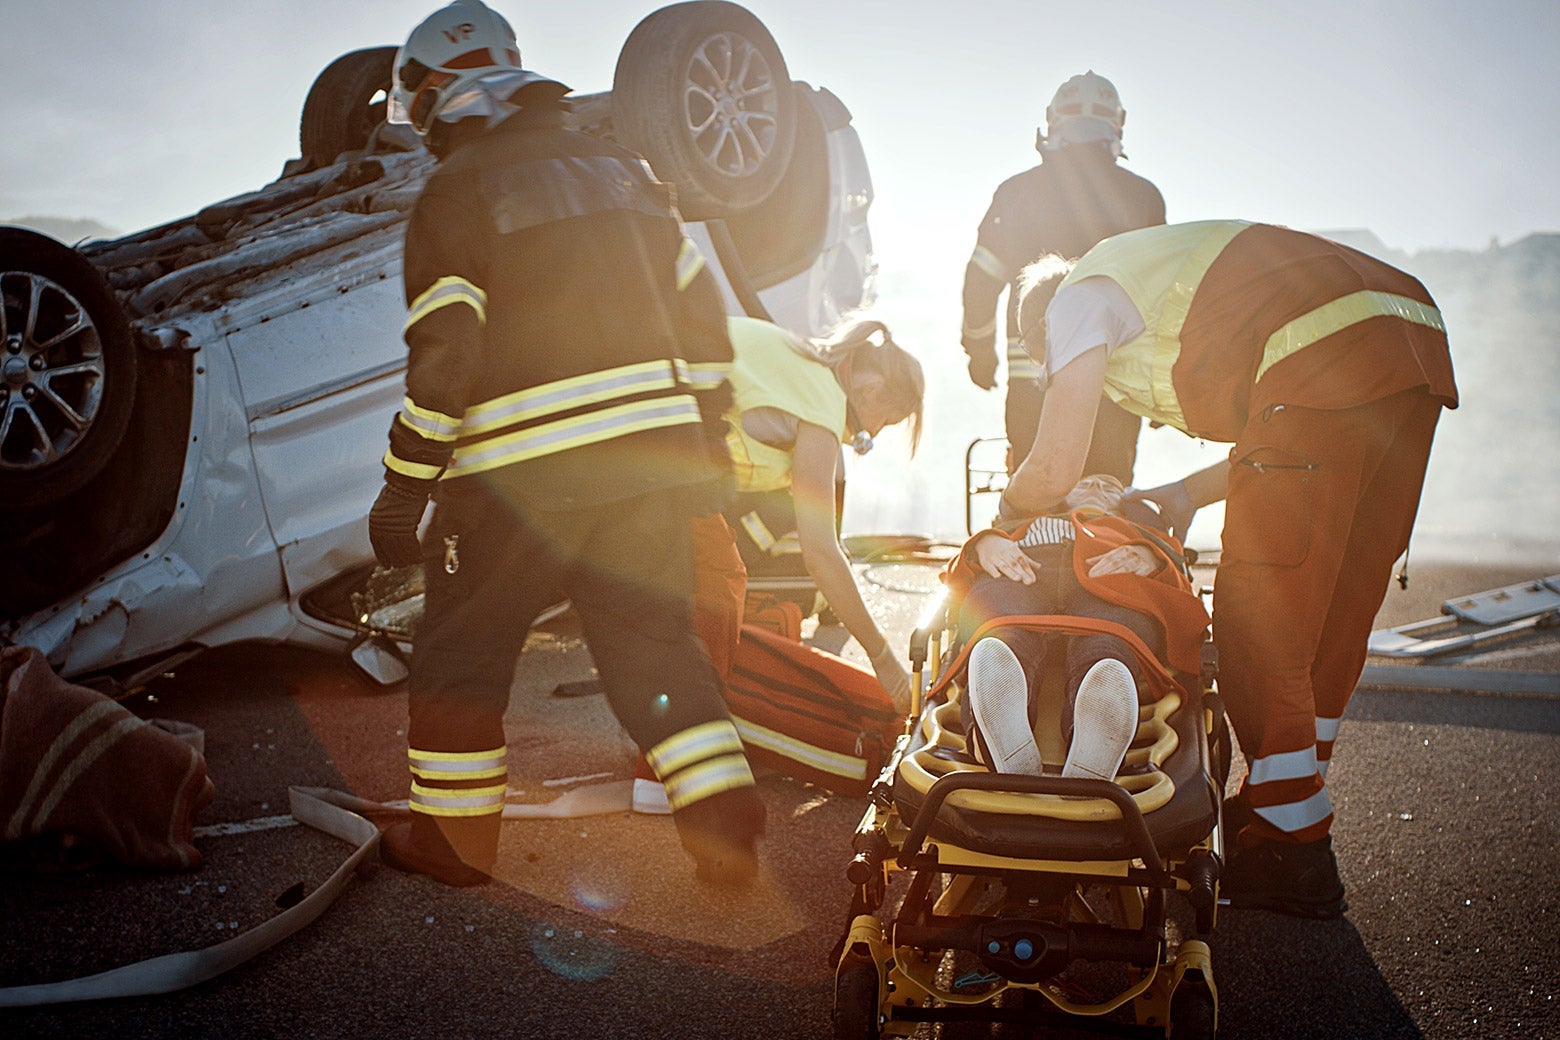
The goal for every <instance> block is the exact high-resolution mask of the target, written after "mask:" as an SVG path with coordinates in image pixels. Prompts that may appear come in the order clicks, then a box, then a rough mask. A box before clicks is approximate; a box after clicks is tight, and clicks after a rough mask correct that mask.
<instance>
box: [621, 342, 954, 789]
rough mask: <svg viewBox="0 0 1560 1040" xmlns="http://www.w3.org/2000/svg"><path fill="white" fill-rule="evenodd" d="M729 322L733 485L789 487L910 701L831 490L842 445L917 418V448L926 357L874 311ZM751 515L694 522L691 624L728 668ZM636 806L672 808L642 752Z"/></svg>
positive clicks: (853, 623)
mask: <svg viewBox="0 0 1560 1040" xmlns="http://www.w3.org/2000/svg"><path fill="white" fill-rule="evenodd" d="M729 328H730V332H731V345H732V350H733V351H734V353H735V359H736V360H735V364H734V365H733V367H732V372H731V384H732V390H733V395H734V402H733V405H732V409H731V411H730V412H729V413H728V414H727V416H726V419H727V422H728V424H729V427H730V432H729V433H728V434H727V444H728V447H729V450H730V453H731V460H732V470H733V473H734V476H735V478H736V488H737V490H738V491H740V492H770V491H783V490H787V489H789V491H790V493H791V498H792V501H793V503H794V505H795V511H796V529H797V534H798V536H799V537H800V541H801V546H802V562H803V563H804V564H805V565H806V567H807V573H808V574H809V575H810V576H811V577H812V579H813V581H814V583H816V584H817V586H818V591H819V592H821V593H822V594H823V598H824V599H825V600H826V601H827V602H828V604H829V607H830V609H832V610H833V611H834V614H835V616H836V617H838V618H839V619H840V622H841V623H842V624H843V625H844V626H845V628H846V630H847V631H849V632H850V634H851V635H852V636H854V637H855V639H856V641H857V642H858V643H860V644H861V648H862V649H863V650H865V651H866V653H867V657H868V659H869V660H870V661H871V662H872V670H873V672H874V674H876V675H877V678H878V681H879V682H880V683H882V684H883V688H884V689H885V690H886V691H888V695H889V697H890V698H892V699H893V702H894V705H895V707H896V708H898V709H899V710H900V711H908V710H909V707H910V677H909V675H907V674H906V672H905V668H904V665H903V664H901V663H900V659H899V655H898V654H897V653H896V652H895V650H894V647H893V646H892V645H891V644H890V643H889V641H888V639H887V637H886V636H884V634H883V632H882V630H881V629H880V628H879V627H878V625H877V622H875V621H874V620H873V619H872V614H871V612H870V611H868V609H867V605H866V603H865V602H863V601H862V598H861V591H860V590H859V589H858V588H857V587H856V580H855V577H854V575H852V573H851V569H850V563H849V562H848V561H847V560H846V558H845V552H844V550H843V549H842V548H841V547H840V543H839V537H838V535H837V533H836V532H837V529H838V523H837V520H838V517H837V515H836V499H835V493H834V492H835V486H836V483H837V480H838V478H839V469H840V464H841V459H840V446H841V444H842V443H851V442H853V441H855V440H856V438H858V437H862V436H864V437H866V438H872V437H876V436H877V435H878V434H879V433H881V432H882V431H883V429H884V428H885V427H888V426H893V425H896V424H898V423H901V422H905V421H906V420H909V421H910V423H911V427H910V439H911V450H912V451H913V450H914V446H915V444H916V442H917V441H918V440H919V438H920V430H921V402H922V398H923V397H924V396H925V393H926V380H925V377H924V376H923V375H922V372H921V365H920V362H918V361H916V359H915V358H914V357H913V356H912V355H910V354H909V353H908V352H906V351H905V350H904V349H903V348H901V347H900V346H899V345H898V344H897V343H895V342H894V341H893V339H892V338H891V337H890V335H889V332H888V329H887V328H885V327H884V326H883V324H882V323H881V322H876V321H857V322H853V323H850V324H848V325H845V326H843V327H842V328H840V329H839V330H837V331H836V332H835V333H834V334H833V335H832V336H830V337H829V338H827V339H825V340H821V341H817V342H809V341H805V340H803V339H801V338H800V337H798V336H795V335H793V334H791V333H790V332H788V331H786V330H785V329H783V328H780V327H779V326H777V325H773V324H771V323H769V322H767V321H760V320H758V319H756V318H746V317H733V318H730V319H729ZM751 522H752V519H751V518H749V517H746V516H738V517H733V518H731V521H730V524H728V523H727V522H726V521H725V520H723V519H722V518H720V517H718V516H716V517H703V518H699V519H698V520H696V521H695V529H694V554H695V560H696V563H695V573H696V579H697V586H698V590H699V591H698V594H697V595H696V598H695V602H694V622H695V626H696V627H697V629H698V632H699V635H700V637H701V638H702V640H703V642H704V644H705V647H706V649H707V650H708V651H709V655H710V658H711V659H712V660H713V661H714V662H715V664H716V668H717V670H719V671H720V672H721V675H722V678H725V677H726V676H727V675H729V673H730V666H731V657H732V653H733V652H734V651H735V649H736V645H737V640H738V634H739V632H740V630H741V624H742V610H743V603H744V601H745V599H746V588H747V571H746V569H745V567H744V565H743V562H742V556H741V553H740V552H738V550H737V543H736V540H735V538H734V536H733V534H732V529H731V525H736V526H739V527H741V526H745V525H746V524H749V523H751ZM634 808H635V809H636V810H638V811H640V812H650V813H654V812H657V811H664V810H660V799H659V796H658V792H657V791H656V786H655V781H654V780H653V779H652V777H651V776H650V775H647V773H646V770H645V769H644V763H642V762H641V763H640V764H639V766H638V767H637V768H636V770H635V781H634Z"/></svg>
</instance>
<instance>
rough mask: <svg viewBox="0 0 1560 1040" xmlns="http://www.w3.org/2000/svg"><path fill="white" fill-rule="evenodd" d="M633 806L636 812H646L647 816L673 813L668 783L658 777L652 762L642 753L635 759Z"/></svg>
mask: <svg viewBox="0 0 1560 1040" xmlns="http://www.w3.org/2000/svg"><path fill="white" fill-rule="evenodd" d="M632 804H633V807H634V811H635V812H636V813H644V814H645V815H647V816H670V815H671V814H672V806H671V803H670V802H668V801H667V800H666V785H665V784H663V783H661V781H660V780H658V779H656V775H655V771H654V770H653V769H651V768H650V763H649V762H647V761H646V760H645V756H644V755H642V754H641V755H640V756H639V757H638V758H637V759H635V760H634V800H633V803H632Z"/></svg>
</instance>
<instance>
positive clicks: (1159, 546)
mask: <svg viewBox="0 0 1560 1040" xmlns="http://www.w3.org/2000/svg"><path fill="white" fill-rule="evenodd" d="M1068 519H1069V520H1070V521H1071V522H1072V527H1073V550H1072V565H1073V573H1074V574H1076V575H1077V577H1078V582H1079V584H1081V585H1082V586H1083V587H1084V589H1085V590H1086V591H1088V592H1091V593H1093V594H1094V595H1095V596H1098V597H1099V598H1100V599H1102V600H1105V601H1106V602H1107V603H1114V604H1116V605H1117V606H1121V607H1126V608H1128V609H1129V610H1135V611H1138V612H1139V613H1142V614H1146V615H1148V616H1149V617H1152V618H1153V619H1155V620H1156V621H1158V622H1159V624H1160V626H1161V627H1162V628H1163V629H1164V633H1165V649H1166V653H1165V661H1164V663H1165V664H1166V665H1168V666H1169V667H1170V668H1172V669H1173V670H1175V671H1177V672H1182V673H1185V674H1188V675H1197V674H1198V673H1199V671H1200V670H1201V668H1202V645H1203V634H1204V632H1205V631H1206V630H1207V628H1208V612H1207V610H1206V609H1205V608H1204V607H1203V605H1202V600H1201V599H1199V598H1198V597H1197V595H1196V594H1195V593H1193V592H1192V586H1191V582H1190V581H1189V580H1188V579H1187V577H1186V574H1185V573H1184V572H1183V570H1182V568H1181V563H1180V561H1178V560H1175V559H1174V558H1173V557H1172V555H1171V553H1179V552H1180V551H1181V547H1180V546H1179V545H1178V544H1177V543H1176V541H1175V540H1174V539H1173V538H1171V537H1170V536H1169V535H1166V534H1161V533H1159V532H1154V533H1152V535H1151V534H1150V533H1149V532H1148V530H1147V529H1146V528H1143V527H1141V526H1139V525H1138V524H1135V523H1133V522H1132V521H1130V520H1127V519H1125V518H1124V517H1119V516H1112V515H1103V516H1102V515H1099V514H1092V513H1085V512H1081V511H1080V512H1075V513H1071V514H1069V517H1068ZM1032 522H1033V521H1030V522H1029V523H1032ZM1029 523H1023V524H1021V525H1020V526H1019V527H1018V529H1017V530H1013V531H1003V530H996V529H992V530H989V531H982V532H980V533H979V534H977V535H975V536H973V537H972V538H970V540H969V541H967V542H965V543H964V549H963V550H962V551H960V553H959V555H958V557H957V558H955V559H954V561H953V562H952V563H951V564H949V565H948V569H947V570H945V571H944V572H943V575H942V578H943V582H944V583H945V584H946V585H947V586H948V589H949V598H950V600H951V602H952V603H954V604H955V605H957V604H959V603H962V602H963V600H964V598H965V596H966V595H968V593H969V590H970V587H971V586H972V585H973V584H974V583H975V581H976V580H977V579H979V578H981V577H985V576H986V572H985V571H984V570H982V569H981V566H980V563H979V562H978V561H977V559H976V557H975V553H974V551H973V550H972V546H973V545H974V544H975V540H976V539H978V538H981V537H983V536H985V535H989V534H990V535H997V536H1000V537H1002V538H1009V539H1012V540H1013V541H1020V540H1022V539H1023V537H1024V533H1025V532H1026V531H1028V529H1029ZM1123 545H1141V546H1144V547H1146V548H1147V549H1148V550H1149V551H1150V552H1152V553H1153V554H1154V558H1155V559H1156V560H1158V561H1159V563H1160V567H1159V569H1158V570H1157V571H1155V572H1154V573H1153V574H1149V575H1142V574H1105V575H1101V576H1100V577H1098V578H1091V577H1089V564H1088V561H1089V560H1091V559H1093V558H1094V557H1096V556H1099V555H1101V554H1103V553H1107V552H1109V551H1110V550H1112V549H1115V548H1118V547H1120V546H1123ZM954 609H955V610H956V609H957V608H956V607H955V608H954Z"/></svg>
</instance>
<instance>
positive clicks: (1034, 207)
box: [963, 71, 1165, 484]
mask: <svg viewBox="0 0 1560 1040" xmlns="http://www.w3.org/2000/svg"><path fill="white" fill-rule="evenodd" d="M1126 118H1127V113H1126V109H1124V108H1122V107H1121V98H1120V96H1119V95H1118V94H1117V93H1116V88H1115V87H1114V86H1113V85H1112V84H1111V82H1110V80H1108V79H1106V78H1105V77H1103V76H1097V75H1095V74H1094V73H1093V72H1092V71H1090V72H1086V73H1084V74H1083V75H1081V76H1073V77H1072V78H1071V79H1069V80H1068V81H1067V82H1066V83H1063V84H1062V85H1061V86H1060V87H1059V88H1057V91H1056V95H1055V97H1053V98H1052V99H1051V103H1050V104H1049V105H1047V106H1046V110H1045V119H1046V128H1045V132H1044V133H1043V134H1042V133H1041V132H1040V131H1038V130H1037V131H1036V132H1035V150H1036V151H1038V152H1039V153H1040V156H1041V163H1040V165H1039V166H1036V167H1033V168H1032V169H1029V170H1025V171H1024V172H1023V173H1020V174H1018V175H1016V176H1014V177H1010V178H1008V179H1007V180H1005V181H1003V182H1002V184H1001V185H999V186H998V188H997V191H996V194H995V195H994V196H992V199H991V207H990V208H989V209H988V210H987V211H986V216H985V218H984V219H982V220H981V222H980V230H979V231H978V232H977V233H976V239H975V251H974V253H973V254H972V255H971V256H970V262H969V266H968V267H966V268H965V271H964V328H963V343H964V351H965V353H966V354H968V355H969V371H970V379H971V380H973V381H974V383H975V385H976V386H979V387H981V388H982V389H985V390H990V389H992V388H993V387H995V386H996V385H997V348H996V339H997V300H998V298H999V297H1000V296H1001V295H1002V291H1003V290H1004V289H1006V290H1007V291H1008V300H1007V384H1008V385H1007V407H1006V412H1007V438H1008V445H1009V448H1010V450H1009V454H1008V472H1009V473H1011V472H1013V470H1014V469H1015V468H1017V466H1018V464H1019V463H1020V462H1022V461H1023V459H1024V456H1025V455H1027V454H1029V446H1030V444H1031V443H1033V441H1034V438H1035V423H1036V422H1038V421H1039V419H1040V402H1041V400H1042V399H1043V396H1044V395H1043V391H1042V390H1041V389H1040V386H1039V384H1037V383H1036V382H1035V375H1036V373H1037V369H1036V367H1035V363H1034V362H1033V361H1032V360H1030V358H1029V355H1028V354H1026V353H1024V348H1023V344H1022V343H1021V342H1020V341H1019V334H1018V291H1017V287H1018V273H1019V272H1020V271H1021V270H1023V269H1024V266H1025V265H1026V264H1031V263H1033V262H1034V261H1036V260H1038V259H1040V258H1041V257H1042V256H1045V255H1047V254H1050V253H1054V254H1056V255H1058V256H1065V257H1074V258H1076V257H1080V256H1082V255H1083V254H1084V253H1086V252H1088V251H1089V249H1090V247H1092V246H1093V245H1094V244H1095V243H1097V242H1099V241H1100V240H1101V239H1105V238H1109V237H1110V236H1111V235H1114V234H1118V233H1119V232H1122V231H1130V230H1132V229H1133V228H1142V227H1150V226H1152V225H1155V224H1163V223H1164V222H1165V200H1164V199H1163V197H1161V196H1160V194H1159V189H1158V188H1156V187H1154V185H1153V184H1151V183H1149V182H1148V181H1146V180H1144V179H1143V178H1142V177H1139V176H1138V175H1137V174H1135V173H1131V172H1129V171H1127V170H1125V169H1123V168H1121V167H1120V166H1118V165H1117V164H1116V160H1117V159H1119V158H1125V155H1124V153H1123V152H1122V150H1121V130H1122V126H1123V124H1124V123H1125V122H1126ZM1140 425H1141V420H1139V418H1138V417H1137V416H1136V415H1133V414H1132V413H1131V412H1128V411H1125V410H1124V409H1122V408H1120V407H1119V406H1117V405H1116V404H1115V403H1114V402H1112V401H1110V400H1108V399H1106V400H1102V401H1101V402H1100V409H1099V413H1098V415H1097V416H1096V417H1095V422H1094V436H1093V439H1092V440H1091V441H1090V444H1089V456H1088V459H1087V461H1086V462H1085V463H1084V470H1083V471H1084V472H1085V473H1108V474H1110V475H1112V476H1114V477H1115V478H1116V479H1117V480H1120V481H1121V482H1122V483H1123V484H1130V483H1131V482H1132V466H1133V464H1134V462H1135V461H1136V459H1137V438H1138V428H1139V426H1140Z"/></svg>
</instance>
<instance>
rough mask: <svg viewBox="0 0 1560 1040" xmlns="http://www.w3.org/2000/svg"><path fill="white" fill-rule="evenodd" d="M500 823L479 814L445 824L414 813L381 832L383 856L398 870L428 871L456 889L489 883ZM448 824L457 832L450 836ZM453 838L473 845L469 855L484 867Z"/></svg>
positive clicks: (415, 872) (470, 846)
mask: <svg viewBox="0 0 1560 1040" xmlns="http://www.w3.org/2000/svg"><path fill="white" fill-rule="evenodd" d="M497 822H498V818H497V817H493V818H492V821H491V824H490V823H489V821H488V820H486V819H483V818H480V817H479V818H477V819H475V820H459V819H456V820H449V821H445V822H444V825H442V826H441V824H439V823H435V822H434V821H433V820H431V819H429V818H428V817H425V816H414V817H412V819H411V820H410V821H409V822H404V823H396V824H392V825H391V826H390V827H388V828H386V830H385V832H384V833H383V834H382V835H380V838H379V858H380V860H382V861H383V862H385V863H387V864H389V865H390V866H392V867H394V868H395V869H397V870H404V871H406V872H407V873H409V874H427V875H428V876H429V877H431V878H434V879H436V880H438V881H442V882H444V883H445V884H446V885H450V886H453V887H455V888H471V887H472V886H475V885H482V884H486V883H487V882H488V881H490V880H492V878H491V875H490V873H489V872H490V871H491V870H492V867H493V863H494V861H495V860H496V859H497V846H498V843H497V837H498V835H497ZM451 825H453V826H451ZM446 826H450V827H451V829H452V830H453V831H455V832H456V833H453V834H450V835H448V836H447V835H446V834H445V833H444V829H445V827H446ZM461 832H470V833H461ZM489 832H492V833H491V838H490V837H489ZM451 839H453V840H454V841H455V843H456V844H458V845H459V846H461V847H468V846H469V848H468V851H467V857H468V858H469V859H470V860H472V861H474V862H477V863H481V864H483V866H481V867H479V866H473V865H472V863H471V862H467V861H466V860H463V859H462V858H461V856H460V855H459V854H458V853H457V852H456V851H455V847H454V846H453V845H452V844H451ZM489 849H491V852H490V851H489Z"/></svg>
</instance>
